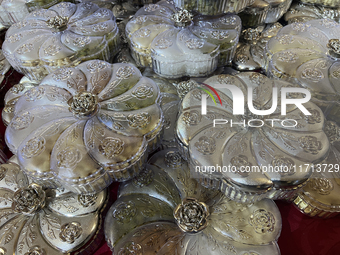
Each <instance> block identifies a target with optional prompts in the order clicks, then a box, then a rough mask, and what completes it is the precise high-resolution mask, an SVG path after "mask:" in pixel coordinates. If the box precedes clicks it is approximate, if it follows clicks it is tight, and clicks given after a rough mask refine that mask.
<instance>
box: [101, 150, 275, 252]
mask: <svg viewBox="0 0 340 255" xmlns="http://www.w3.org/2000/svg"><path fill="white" fill-rule="evenodd" d="M208 211H209V213H208ZM196 223H197V224H196ZM192 230H195V231H192ZM280 230H281V216H280V213H279V210H278V208H277V207H276V205H275V203H274V202H273V201H271V200H269V199H264V200H262V201H259V202H256V203H254V204H239V203H236V202H235V201H231V200H229V199H228V198H227V197H226V196H224V195H223V194H222V193H221V192H219V191H216V190H210V189H206V188H204V187H203V186H202V185H200V183H199V182H197V180H196V179H193V178H190V170H189V166H188V164H187V162H185V161H184V160H183V159H182V157H181V155H180V152H179V151H178V150H177V149H167V150H162V151H160V152H157V153H156V154H155V155H154V156H153V157H152V158H151V159H150V160H149V161H148V165H147V167H146V168H145V170H144V171H143V173H142V175H140V176H137V177H136V178H135V179H133V180H130V181H128V182H126V183H123V184H122V186H121V188H120V192H119V195H118V199H117V201H116V202H115V203H114V204H113V206H112V207H111V208H110V209H109V212H108V214H107V216H106V219H105V235H106V240H107V242H108V245H109V247H110V248H111V249H112V250H113V254H119V255H121V254H131V253H134V254H159V255H162V254H174V252H177V254H181V255H184V254H188V253H192V254H215V255H222V254H229V253H230V254H251V253H253V254H263V255H275V254H280V251H279V248H278V246H277V243H276V240H277V238H278V237H279V234H280ZM193 232H196V233H193Z"/></svg>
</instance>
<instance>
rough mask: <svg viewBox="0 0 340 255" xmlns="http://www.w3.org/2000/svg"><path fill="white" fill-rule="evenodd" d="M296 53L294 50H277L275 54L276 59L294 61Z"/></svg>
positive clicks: (296, 57) (296, 58) (296, 56)
mask: <svg viewBox="0 0 340 255" xmlns="http://www.w3.org/2000/svg"><path fill="white" fill-rule="evenodd" d="M298 58H299V57H298V55H297V54H296V53H294V52H291V51H287V52H279V53H278V54H277V59H278V60H280V61H282V62H287V63H295V62H296V61H297V60H298Z"/></svg>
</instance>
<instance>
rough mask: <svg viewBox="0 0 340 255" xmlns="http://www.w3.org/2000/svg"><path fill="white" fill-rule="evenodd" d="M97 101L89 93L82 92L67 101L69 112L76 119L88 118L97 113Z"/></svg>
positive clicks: (95, 97)
mask: <svg viewBox="0 0 340 255" xmlns="http://www.w3.org/2000/svg"><path fill="white" fill-rule="evenodd" d="M97 103H98V99H97V96H96V95H93V94H92V93H91V92H88V91H83V92H80V93H79V94H77V95H75V96H73V97H72V98H71V99H70V100H69V101H68V105H69V110H70V111H71V112H72V113H73V114H74V115H76V116H78V117H89V116H92V114H93V113H95V112H96V111H97V108H98V107H97Z"/></svg>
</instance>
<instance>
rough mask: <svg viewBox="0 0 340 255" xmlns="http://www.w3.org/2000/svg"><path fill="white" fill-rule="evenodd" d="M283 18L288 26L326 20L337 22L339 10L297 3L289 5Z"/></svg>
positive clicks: (339, 17)
mask: <svg viewBox="0 0 340 255" xmlns="http://www.w3.org/2000/svg"><path fill="white" fill-rule="evenodd" d="M284 18H285V20H286V21H287V22H288V23H289V24H290V23H293V22H306V21H308V20H313V19H326V18H327V19H332V20H334V21H336V22H339V20H340V8H339V7H336V8H332V7H325V6H321V5H312V4H304V3H301V2H297V3H293V4H292V5H291V7H290V8H289V10H288V11H287V12H286V14H285V16H284Z"/></svg>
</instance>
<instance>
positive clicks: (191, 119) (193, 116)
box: [183, 111, 201, 126]
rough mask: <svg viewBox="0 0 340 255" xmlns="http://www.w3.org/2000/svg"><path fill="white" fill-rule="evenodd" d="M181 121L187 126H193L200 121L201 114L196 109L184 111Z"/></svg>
mask: <svg viewBox="0 0 340 255" xmlns="http://www.w3.org/2000/svg"><path fill="white" fill-rule="evenodd" d="M183 121H184V122H185V124H187V125H189V126H194V125H197V124H198V123H199V122H200V121H201V115H200V114H199V112H197V111H190V112H186V113H185V114H183Z"/></svg>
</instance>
